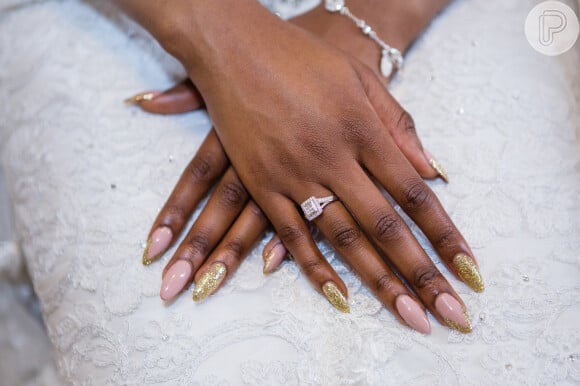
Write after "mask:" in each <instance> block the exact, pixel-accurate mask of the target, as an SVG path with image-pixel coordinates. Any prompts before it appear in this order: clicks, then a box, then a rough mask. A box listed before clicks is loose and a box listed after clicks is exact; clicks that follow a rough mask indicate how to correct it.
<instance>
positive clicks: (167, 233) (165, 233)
mask: <svg viewBox="0 0 580 386" xmlns="http://www.w3.org/2000/svg"><path fill="white" fill-rule="evenodd" d="M172 239H173V232H172V231H171V229H170V228H169V227H166V226H163V227H159V228H157V229H156V230H155V232H153V234H152V235H151V237H150V238H149V240H147V246H146V247H145V252H143V265H149V264H151V263H152V262H154V261H155V260H157V259H158V258H159V256H161V255H162V254H163V253H164V252H165V251H166V250H167V248H168V247H169V244H171V240H172Z"/></svg>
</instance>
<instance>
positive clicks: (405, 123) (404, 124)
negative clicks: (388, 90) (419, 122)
mask: <svg viewBox="0 0 580 386" xmlns="http://www.w3.org/2000/svg"><path fill="white" fill-rule="evenodd" d="M395 127H396V129H397V131H400V132H403V133H409V134H415V133H416V132H417V129H416V127H415V121H414V120H413V117H411V114H409V113H408V112H407V111H405V110H403V111H401V113H400V115H399V119H397V124H396V126H395Z"/></svg>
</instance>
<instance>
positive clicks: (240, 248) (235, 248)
mask: <svg viewBox="0 0 580 386" xmlns="http://www.w3.org/2000/svg"><path fill="white" fill-rule="evenodd" d="M225 249H226V250H228V251H229V252H230V253H231V254H232V256H233V257H236V258H238V259H239V258H241V256H242V253H243V252H244V243H243V241H242V240H240V239H233V240H230V241H228V242H227V243H226V245H225Z"/></svg>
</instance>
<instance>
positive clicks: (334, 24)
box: [311, 0, 451, 52]
mask: <svg viewBox="0 0 580 386" xmlns="http://www.w3.org/2000/svg"><path fill="white" fill-rule="evenodd" d="M450 2H451V0H351V1H348V0H347V1H346V6H347V7H348V8H349V9H350V10H351V12H352V13H353V14H354V15H356V16H357V17H359V18H361V19H363V20H365V21H366V22H367V24H368V25H370V26H371V27H372V28H373V30H375V31H376V32H377V34H378V36H380V37H381V38H382V39H383V40H384V41H385V42H386V43H388V44H389V45H391V46H392V47H395V48H397V49H398V50H400V51H401V52H405V51H407V50H408V49H409V47H410V46H411V45H412V44H413V42H414V41H415V40H416V39H417V38H418V37H419V35H420V34H421V33H422V32H423V31H424V30H425V28H427V26H428V25H429V23H430V22H431V20H432V19H433V18H434V17H435V16H436V15H437V14H438V13H439V12H440V11H441V10H442V9H443V8H444V7H445V6H446V5H447V4H448V3H450ZM311 12H312V13H319V14H320V13H326V14H327V15H328V17H329V24H331V25H328V26H327V27H326V28H327V29H328V30H332V32H333V33H334V34H335V35H337V36H338V37H339V38H348V39H351V38H354V39H357V40H359V43H360V44H362V45H365V44H364V41H365V39H366V45H368V46H369V49H368V50H369V51H370V50H371V48H370V47H374V43H372V42H371V41H370V40H369V39H368V38H367V37H365V36H364V35H362V34H361V32H360V29H359V28H357V27H356V26H355V25H354V23H352V21H350V20H348V19H347V18H345V17H339V15H338V14H330V13H329V12H328V11H326V9H325V8H324V0H322V3H321V4H320V5H319V6H318V7H316V8H315V9H314V10H313V11H311ZM337 16H338V17H337ZM329 32H330V31H329ZM353 36H356V37H353ZM372 49H373V50H376V47H374V48H372Z"/></svg>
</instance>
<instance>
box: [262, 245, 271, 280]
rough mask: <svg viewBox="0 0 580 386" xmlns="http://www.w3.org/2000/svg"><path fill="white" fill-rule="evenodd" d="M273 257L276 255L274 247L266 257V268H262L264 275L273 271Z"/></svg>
mask: <svg viewBox="0 0 580 386" xmlns="http://www.w3.org/2000/svg"><path fill="white" fill-rule="evenodd" d="M273 257H274V248H272V250H271V251H270V252H269V253H268V254H267V255H266V257H265V258H264V269H263V270H262V272H264V275H267V274H269V273H271V272H270V264H272V258H273Z"/></svg>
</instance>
